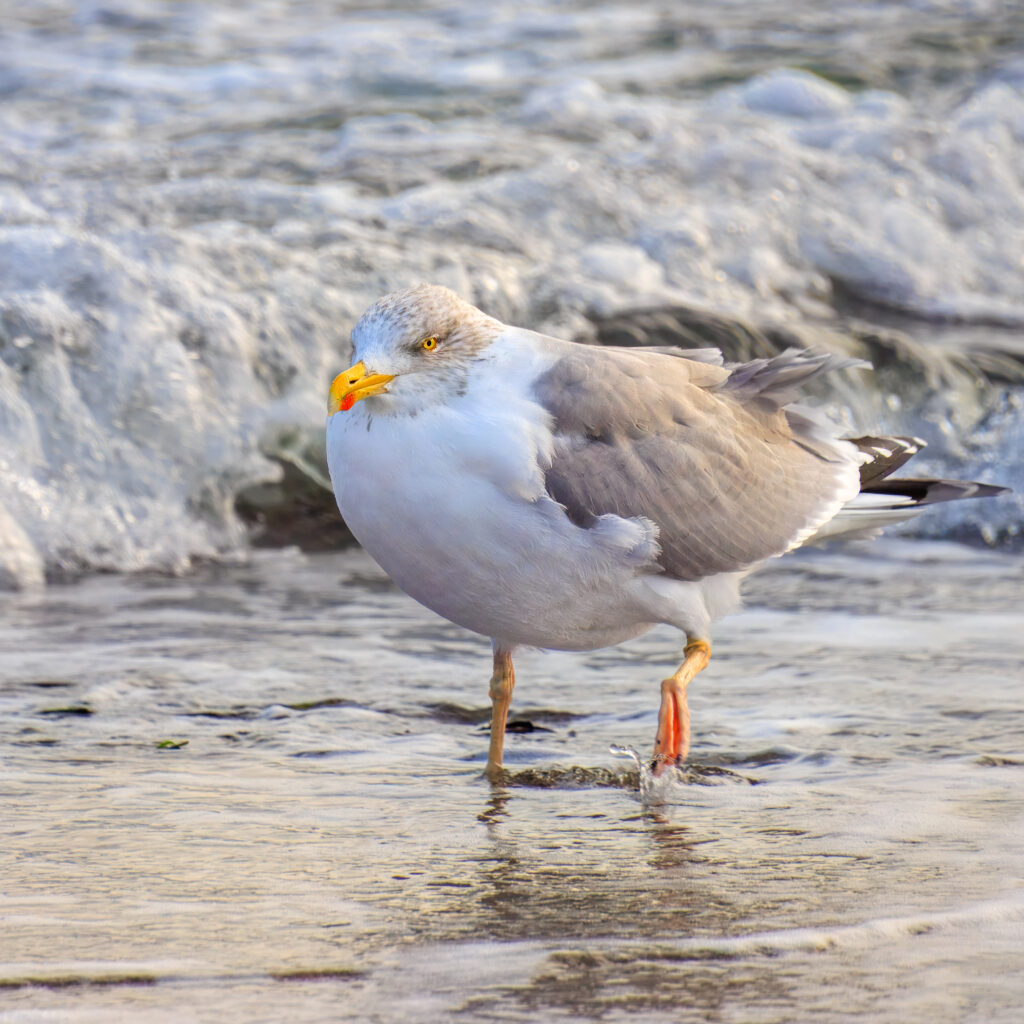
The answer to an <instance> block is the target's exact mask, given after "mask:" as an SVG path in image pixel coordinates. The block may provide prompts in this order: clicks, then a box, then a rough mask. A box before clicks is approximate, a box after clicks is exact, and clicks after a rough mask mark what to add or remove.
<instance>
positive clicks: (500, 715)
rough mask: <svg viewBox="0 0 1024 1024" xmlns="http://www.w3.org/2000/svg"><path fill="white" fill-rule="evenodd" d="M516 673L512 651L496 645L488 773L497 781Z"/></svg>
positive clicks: (492, 681)
mask: <svg viewBox="0 0 1024 1024" xmlns="http://www.w3.org/2000/svg"><path fill="white" fill-rule="evenodd" d="M515 685H516V673H515V669H514V668H513V667H512V653H511V651H503V650H502V649H501V648H500V647H498V645H497V644H495V645H494V672H493V674H492V675H491V746H490V749H489V750H488V752H487V770H486V775H487V777H488V778H489V779H490V780H491V781H492V782H496V781H497V780H498V779H500V778H501V755H502V751H503V750H504V748H505V720H506V719H507V718H508V706H509V704H511V703H512V689H513V687H514V686H515Z"/></svg>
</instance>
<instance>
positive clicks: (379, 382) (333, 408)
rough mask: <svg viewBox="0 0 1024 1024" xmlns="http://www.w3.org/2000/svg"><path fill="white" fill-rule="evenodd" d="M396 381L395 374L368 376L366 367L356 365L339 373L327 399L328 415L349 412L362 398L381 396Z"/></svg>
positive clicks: (359, 364)
mask: <svg viewBox="0 0 1024 1024" xmlns="http://www.w3.org/2000/svg"><path fill="white" fill-rule="evenodd" d="M394 379H395V375H394V374H393V373H370V374H367V372H366V366H365V365H364V364H363V363H362V362H359V363H356V365H355V366H350V367H349V368H348V369H347V370H346V371H345V372H344V373H339V374H338V376H337V377H335V378H334V380H333V382H332V383H331V391H330V394H329V395H328V397H327V415H328V416H333V415H334V414H335V413H336V412H338V411H339V410H340V411H342V412H348V410H349V409H351V408H352V406H353V405H355V404H356V402H358V401H359V399H360V398H366V397H367V396H368V395H379V394H382V393H383V392H385V391H387V389H388V384H389V383H390V382H391V381H393V380H394Z"/></svg>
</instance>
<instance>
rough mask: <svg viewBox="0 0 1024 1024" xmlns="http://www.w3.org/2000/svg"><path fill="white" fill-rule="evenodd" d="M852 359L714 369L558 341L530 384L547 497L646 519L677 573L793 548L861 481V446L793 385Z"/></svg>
mask: <svg viewBox="0 0 1024 1024" xmlns="http://www.w3.org/2000/svg"><path fill="white" fill-rule="evenodd" d="M843 365H849V363H848V362H845V361H842V360H835V359H833V357H830V356H821V355H811V354H808V353H801V352H795V351H790V352H787V353H783V354H782V355H781V356H778V357H775V359H762V360H756V361H755V363H752V364H741V365H739V366H737V367H719V366H714V365H710V364H708V363H706V362H703V361H701V362H696V361H691V360H688V359H685V358H680V357H679V356H677V355H668V354H664V353H659V352H655V351H650V350H642V349H621V348H607V347H606V348H598V347H593V346H583V345H574V344H571V343H561V345H560V346H559V348H558V357H557V358H556V360H555V362H554V364H553V365H552V366H551V367H550V368H549V369H548V370H547V371H546V372H545V373H544V374H543V375H542V376H540V377H539V378H538V379H537V381H536V382H535V392H536V397H537V400H538V401H539V402H540V403H541V405H543V406H544V408H545V409H547V411H548V412H549V413H550V415H551V417H552V424H553V430H554V454H553V457H552V461H551V464H550V466H549V467H547V471H546V476H545V481H546V485H547V489H548V493H549V494H550V495H551V497H552V498H554V499H555V500H556V501H557V502H559V503H560V504H561V505H562V506H564V508H565V510H566V513H567V514H568V515H569V516H570V518H572V520H573V521H574V522H576V523H578V524H579V525H582V526H589V525H590V524H592V523H593V522H594V521H595V520H596V519H597V517H598V516H601V515H606V514H609V513H611V514H614V515H618V516H622V517H624V518H634V517H639V516H643V517H645V518H646V519H649V520H651V521H652V522H653V523H655V524H656V525H657V527H658V530H659V537H658V540H659V544H660V545H661V554H660V556H659V559H658V561H659V564H660V565H661V567H662V568H663V569H664V571H665V572H666V573H667V574H669V575H671V576H673V577H676V578H678V579H683V580H696V579H702V578H703V577H705V576H709V575H712V574H715V573H722V572H735V571H738V570H742V569H745V568H747V567H749V566H751V565H753V564H755V563H757V562H759V561H761V560H763V559H765V558H768V557H771V556H772V555H778V554H781V553H782V552H784V551H787V550H789V549H790V548H791V547H794V546H796V545H797V544H799V543H800V542H801V541H802V540H803V539H805V538H806V537H807V536H809V535H810V534H811V533H813V532H814V531H815V530H816V529H817V528H818V527H819V526H821V525H822V524H823V523H824V522H826V521H827V520H828V519H829V518H831V516H833V515H834V514H835V513H836V512H837V511H838V509H839V507H840V506H841V505H842V503H843V502H844V501H846V500H848V499H849V498H851V497H852V496H853V495H854V494H856V493H857V489H858V470H857V467H858V464H859V462H860V461H861V456H860V455H859V454H858V452H857V451H856V449H855V448H854V446H853V445H850V444H847V443H845V442H843V441H840V440H837V439H836V438H835V437H833V436H832V435H831V433H830V432H829V431H828V429H827V428H824V427H823V426H822V425H821V424H819V423H818V422H817V421H816V420H815V419H814V418H813V417H811V416H809V415H808V414H807V413H806V411H796V410H787V409H786V406H785V403H786V402H788V401H789V399H790V398H791V397H792V392H793V388H794V387H795V386H797V385H798V384H799V383H801V382H802V381H804V380H806V379H807V378H809V377H811V376H814V375H815V374H817V373H821V372H824V371H826V370H830V369H836V368H839V367H841V366H843Z"/></svg>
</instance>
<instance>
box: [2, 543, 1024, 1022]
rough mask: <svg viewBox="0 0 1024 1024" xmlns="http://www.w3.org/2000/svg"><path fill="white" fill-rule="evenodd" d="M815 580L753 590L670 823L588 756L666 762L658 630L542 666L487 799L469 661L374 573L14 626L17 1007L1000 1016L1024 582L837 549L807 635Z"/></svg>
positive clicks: (548, 659) (17, 614) (235, 584)
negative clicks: (659, 739)
mask: <svg viewBox="0 0 1024 1024" xmlns="http://www.w3.org/2000/svg"><path fill="white" fill-rule="evenodd" d="M918 552H922V553H927V558H926V559H925V558H923V557H918ZM816 559H817V556H815V555H807V556H801V557H800V558H798V559H793V560H789V561H788V562H784V563H781V564H780V565H779V566H778V567H776V568H775V569H773V570H771V571H769V572H768V573H767V574H766V576H765V577H764V578H763V580H762V581H761V583H760V584H759V587H760V589H759V592H758V595H757V596H756V597H755V602H754V604H753V606H752V607H751V608H750V609H748V610H747V611H746V612H744V613H742V614H741V615H739V616H737V617H736V618H734V619H732V620H730V621H729V622H728V623H727V624H725V625H724V626H723V628H722V630H721V635H720V639H719V643H718V650H719V666H720V667H719V668H718V669H715V668H714V667H713V668H712V669H711V670H709V672H708V673H706V676H707V678H706V679H705V678H704V677H702V679H701V686H700V688H699V689H698V690H697V691H695V692H694V694H693V708H694V720H695V723H696V725H697V743H696V745H695V752H694V757H695V760H696V762H697V763H698V765H705V766H706V765H723V766H724V765H727V766H729V767H728V768H722V769H720V771H722V772H724V773H725V774H723V775H719V776H713V775H708V774H707V772H708V771H709V769H707V768H705V769H704V774H702V773H701V772H697V771H691V772H689V773H688V774H686V775H684V776H682V777H681V778H679V779H674V780H672V783H671V785H670V786H667V787H666V789H665V791H664V792H663V793H662V797H663V799H661V800H660V802H656V803H655V802H645V801H644V800H643V799H642V798H641V794H640V793H639V792H638V789H637V787H638V784H639V780H638V776H637V770H636V769H635V768H628V767H627V768H622V767H621V763H616V762H610V761H608V760H606V759H607V757H608V755H607V754H606V751H607V750H608V748H609V746H610V745H611V744H616V743H617V744H622V743H624V742H626V741H628V740H634V741H636V740H639V739H643V738H646V737H647V736H648V735H649V734H650V733H651V731H652V725H653V721H652V720H653V715H654V704H653V702H652V700H651V693H652V680H653V679H657V678H659V676H658V672H657V671H652V670H656V669H657V668H658V661H659V658H662V657H663V658H664V659H665V660H669V659H670V658H671V656H672V652H673V649H674V639H675V638H674V637H673V636H672V635H671V634H670V633H668V632H664V633H662V632H655V633H652V634H651V635H650V636H648V637H644V638H641V639H640V640H638V641H635V642H634V643H632V644H629V645H626V646H624V647H622V648H619V649H617V650H616V651H615V652H614V657H613V658H607V659H606V658H604V657H603V656H602V655H601V654H598V655H596V656H594V657H593V658H579V657H578V656H575V655H559V654H552V655H541V654H532V655H530V654H528V655H526V656H525V657H524V659H523V662H524V664H523V669H522V671H521V678H520V684H519V691H518V693H517V699H518V700H519V701H520V702H521V704H520V707H522V708H528V709H530V710H529V711H528V717H529V718H530V719H531V720H537V721H543V722H544V724H545V726H546V728H548V729H550V731H545V732H542V731H540V730H535V731H531V732H524V733H520V734H514V735H512V736H511V737H510V739H509V752H510V757H509V764H510V768H509V770H508V772H507V773H506V776H505V778H504V780H503V782H502V784H501V785H498V786H494V787H492V786H491V785H489V784H488V783H487V782H486V781H485V780H484V779H483V777H482V768H483V763H484V758H485V755H486V736H485V734H483V733H481V731H480V729H479V715H477V714H476V713H475V712H474V713H465V714H464V713H462V712H461V711H460V710H459V709H470V711H473V709H478V708H481V707H482V706H483V705H482V703H481V701H482V697H483V689H484V687H485V680H486V675H487V666H488V659H489V651H488V648H487V645H486V643H485V642H483V641H479V642H477V641H476V640H474V639H473V638H471V637H467V636H465V635H461V637H460V639H459V642H458V643H455V642H454V641H453V642H452V643H448V642H447V633H446V632H445V630H446V629H447V628H448V627H445V626H444V624H442V623H437V625H438V628H439V630H440V631H441V632H440V635H441V636H443V637H445V638H446V639H445V645H444V646H445V651H444V653H443V654H438V653H436V651H435V649H434V648H435V641H433V640H432V639H431V629H432V628H433V624H434V622H435V620H434V619H433V618H432V617H431V616H430V615H429V614H428V613H427V612H425V611H423V610H421V609H419V608H418V607H417V606H416V605H414V604H413V603H412V602H410V601H408V600H407V599H406V598H404V597H403V596H402V595H401V594H399V593H398V592H397V591H395V590H394V589H393V588H390V587H386V586H383V585H381V577H380V576H379V574H375V570H373V568H372V566H371V565H370V563H369V562H368V560H367V559H366V558H365V556H363V555H362V554H360V553H359V552H350V553H346V554H344V555H341V556H324V557H318V558H316V559H310V560H307V559H304V558H302V557H300V556H297V555H288V554H277V555H268V556H265V557H261V558H260V559H258V560H257V561H256V562H254V563H253V564H252V565H249V566H243V567H237V568H234V569H223V568H221V569H211V570H210V571H209V572H208V573H205V574H204V575H202V576H194V577H191V578H187V579H180V580H123V579H115V578H96V579H91V580H86V581H84V582H82V583H80V584H78V585H76V586H73V587H67V588H54V589H52V590H51V591H49V592H47V593H45V594H23V595H17V596H8V597H4V598H2V599H0V600H2V602H3V618H2V622H3V626H2V627H0V643H2V649H3V652H4V653H3V655H2V657H0V672H2V676H3V681H4V683H3V689H2V702H3V703H2V711H3V714H2V715H0V760H2V765H3V772H2V776H0V785H2V786H3V801H4V808H5V813H4V815H3V816H0V876H2V877H3V879H4V891H3V894H2V895H0V915H2V916H3V919H4V922H5V927H4V930H3V931H2V932H0V986H3V987H2V988H0V993H2V994H0V1002H2V1005H3V1006H4V1008H5V1009H6V1007H7V1006H8V1005H11V1006H13V1007H15V1008H19V1007H21V1008H31V1009H33V1010H36V1009H38V1010H48V1009H50V1010H55V1011H60V1012H62V1013H63V1012H70V1011H72V1010H82V1011H83V1012H86V1011H88V1012H89V1013H94V1014H98V1015H99V1016H97V1017H94V1018H90V1019H100V1020H117V1019H124V1017H125V1016H126V1015H127V1016H130V1017H131V1019H133V1020H142V1021H147V1020H150V1019H152V1020H163V1019H165V1018H166V1015H167V1014H169V1013H170V1012H171V1011H170V1009H169V1008H173V1009H174V1010H175V1012H179V1013H180V1012H182V1009H181V1008H182V1007H185V1006H187V1007H193V1006H195V1007H200V1006H201V1007H202V1009H203V1013H206V1014H207V1015H216V1016H217V1017H218V1018H220V1019H222V1020H223V1021H225V1022H230V1021H233V1020H249V1019H255V1018H258V1017H260V1015H262V1016H264V1017H265V1016H267V1015H268V1014H269V1015H271V1016H276V1017H277V1018H278V1019H283V1017H282V1014H283V1013H284V1014H285V1016H287V1017H288V1019H296V1020H305V1019H309V1020H323V1019H336V1018H337V1016H338V1015H343V1016H347V1017H350V1018H352V1019H366V1020H375V1019H388V1018H385V1017H381V1016H380V1008H381V1007H387V1009H388V1012H389V1013H390V1019H403V1020H410V1021H424V1022H426V1021H436V1020H439V1019H446V1018H447V1017H449V1016H451V1015H452V1014H453V1013H455V1011H456V1010H457V1009H459V1008H460V1007H461V1008H462V1012H463V1017H462V1019H465V1020H470V1021H472V1020H477V1019H478V1020H481V1021H487V1020H493V1019H498V1018H500V1019H502V1020H524V1021H525V1020H536V1019H538V1018H541V1019H545V1018H550V1017H551V1016H553V1015H557V1014H560V1013H564V1014H570V1015H576V1016H577V1017H580V1018H583V1019H593V1018H595V1017H600V1018H601V1019H608V1020H615V1019H617V1018H619V1017H625V1016H629V1015H633V1016H634V1017H636V1016H640V1017H641V1018H642V1019H645V1020H648V1019H649V1020H666V1021H667V1020H704V1019H706V1018H707V1017H708V1016H709V1015H714V1014H721V1015H723V1016H725V1017H728V1016H730V1015H731V1016H733V1017H740V1018H743V1019H747V1018H757V1017H767V1018H769V1019H772V1015H773V1014H774V1015H775V1017H776V1018H782V1019H792V1017H793V1013H792V1008H793V1007H795V1006H799V1007H806V1006H808V1005H817V1004H818V1003H820V1004H821V1005H825V1006H833V1005H838V1002H837V1001H842V1003H843V1005H844V1006H846V1007H848V1010H849V1014H850V1015H851V1016H852V1015H856V1014H858V1013H860V1014H865V1015H868V1016H869V1017H870V1019H873V1020H874V1019H892V1020H900V1019H919V1018H921V1016H922V1014H925V1013H926V1012H929V1013H930V1012H932V1011H931V1010H930V1009H929V1007H927V1006H924V1005H923V1002H922V999H923V997H921V998H918V997H919V996H921V986H919V985H916V986H915V985H910V984H909V983H908V979H909V978H911V977H913V976H916V972H920V971H924V972H929V971H937V970H939V965H945V966H943V967H942V970H943V971H946V972H947V973H948V972H949V970H950V968H949V967H948V965H949V964H950V963H955V964H962V965H963V967H962V970H961V969H960V968H958V969H957V970H954V971H953V973H952V974H950V980H941V981H938V982H936V983H935V985H934V986H933V987H932V989H930V991H933V992H935V993H938V994H940V995H941V994H945V996H947V997H948V996H949V993H950V992H951V991H953V988H952V987H951V986H958V987H959V988H957V990H958V991H959V990H964V991H967V990H969V991H971V992H972V993H974V998H976V999H977V1000H978V1005H979V1006H987V1007H989V1008H995V1009H997V1008H998V1007H999V1006H1000V1005H1017V1004H1018V1003H1019V1001H1020V999H1021V998H1024V989H1021V987H1020V986H1021V985H1022V982H1021V980H1020V977H1019V974H1018V973H1016V972H1011V971H1009V970H1008V965H1011V964H1014V963H1016V959H1017V958H1018V957H1019V948H1020V941H1021V938H1022V936H1021V934H1020V929H1021V908H1020V906H1019V904H1017V903H1014V902H1013V895H1014V892H1015V891H1016V890H1015V887H1017V886H1019V885H1020V881H1021V874H1020V864H1021V863H1022V859H1024V824H1022V823H1024V800H1022V799H1021V798H1020V796H1019V784H1018V783H1019V780H1018V778H1017V773H1018V772H1019V770H1020V761H1021V756H1020V750H1021V746H1022V742H1024V741H1022V733H1021V729H1020V719H1019V714H1018V713H1017V711H1016V686H1017V680H1018V676H1019V666H1020V664H1021V661H1022V651H1021V648H1020V642H1021V641H1020V637H1021V636H1024V630H1022V629H1021V626H1022V625H1024V623H1022V622H1021V621H1020V615H1021V613H1020V610H1019V609H1020V608H1021V607H1022V602H1021V597H1022V596H1024V594H1022V589H1021V588H1022V585H1024V584H1022V574H1021V572H1020V564H1019V562H1014V561H1013V560H1011V559H1009V558H1005V557H1000V558H997V557H994V556H986V555H980V556H979V555H977V554H976V553H967V554H964V553H962V552H961V551H959V549H953V548H932V549H921V548H910V549H908V548H903V547H901V546H899V545H893V546H889V547H884V546H883V547H882V548H876V549H875V550H874V552H873V556H872V558H871V559H870V560H867V559H861V558H857V557H852V556H848V557H842V556H839V557H837V556H833V557H832V559H831V561H830V566H831V571H832V573H833V574H836V575H838V577H839V578H841V581H842V584H841V586H840V587H839V588H838V589H837V588H836V586H835V581H834V579H833V581H832V583H831V584H830V589H829V593H830V594H831V595H832V604H831V605H830V606H829V607H830V608H831V609H832V610H831V611H830V612H829V613H827V614H823V613H821V612H820V611H818V612H817V613H810V612H808V610H807V608H806V607H805V605H804V602H811V604H812V605H814V604H818V605H820V604H822V603H823V601H824V597H825V595H824V594H823V593H817V592H816V588H817V587H818V586H819V584H820V577H819V576H818V575H816V567H817V565H818V562H817V561H816ZM982 584H984V589H979V590H977V591H975V589H973V588H979V587H981V585H982ZM880 589H883V590H884V591H885V593H886V595H887V600H888V601H890V602H891V604H890V606H888V607H887V608H886V610H885V614H884V615H877V614H875V613H874V612H873V610H872V608H871V604H870V602H869V601H867V600H866V596H865V595H868V594H875V593H878V592H879V590H880ZM967 592H971V593H974V592H977V593H978V595H979V596H978V599H977V601H976V602H975V601H974V600H973V599H972V606H971V609H972V610H965V608H964V603H963V601H962V600H961V599H960V597H959V596H958V595H962V594H963V593H967ZM900 593H902V595H903V603H904V604H905V606H906V607H907V608H910V609H911V611H910V612H908V613H906V614H905V615H904V616H903V617H902V618H901V616H900V613H899V612H898V611H897V609H898V607H899V606H900V601H899V595H900ZM943 595H945V596H943ZM946 602H948V606H947V603H946ZM924 605H927V612H926V613H925V612H923V611H922V606H924ZM780 608H781V610H780ZM850 609H854V610H850ZM356 638H358V639H356ZM769 641H770V642H769ZM761 652H768V653H761ZM868 655H870V657H871V663H872V665H873V667H874V674H873V677H872V678H865V677H864V676H863V675H862V674H861V673H860V669H859V666H860V665H861V664H862V663H863V662H864V659H865V657H867V656H868ZM968 665H970V666H972V667H971V680H972V685H971V689H970V691H969V692H968V691H965V690H963V689H962V688H961V687H959V685H958V684H959V681H960V680H962V679H963V678H964V673H965V671H966V668H967V666H968ZM851 666H852V667H851ZM922 666H925V668H926V671H923V670H922ZM1008 687H1009V689H1008ZM453 709H454V710H453ZM534 709H540V710H538V712H537V714H534ZM168 740H172V741H173V743H172V744H171V745H164V744H165V741H168ZM185 740H187V741H188V742H187V744H186V743H184V741H185ZM766 752H774V753H773V754H772V756H767V755H766ZM748 772H751V773H756V780H757V781H758V783H759V784H758V785H750V784H749V780H750V779H752V778H754V777H755V776H754V775H753V774H751V775H749V776H748V775H747V774H746V773H748ZM712 779H716V780H717V781H719V782H721V781H722V780H723V779H724V780H726V781H727V783H729V784H719V785H707V784H698V783H700V782H704V783H706V782H707V781H709V780H712ZM992 907H995V908H1002V909H1000V910H999V912H996V911H993V910H992V909H991V908H992ZM1014 915H1017V916H1014ZM958 971H959V973H958ZM866 977H871V978H873V979H876V981H875V982H874V983H873V984H874V987H872V986H865V984H864V979H865V978H866ZM33 979H34V980H35V981H36V982H39V981H42V982H44V983H45V984H43V985H42V987H40V986H39V985H35V984H32V982H33ZM281 979H287V980H286V981H285V980H281ZM57 980H60V981H61V984H60V986H57V985H56V981H57ZM89 981H92V982H102V983H103V985H102V986H100V987H96V986H95V985H91V984H84V983H85V982H89ZM142 981H146V982H147V983H146V984H141V983H140V982H142ZM129 982H130V983H129ZM282 986H286V988H287V990H285V989H284V988H282ZM884 992H889V993H892V992H897V993H898V996H897V997H895V1001H894V1002H892V1003H891V1004H890V1003H885V1002H884V1001H882V998H881V993H884ZM406 994H408V995H406ZM414 996H415V998H413V997H414ZM915 999H917V1001H916V1002H915ZM986 1000H987V1002H986ZM284 1007H287V1013H285V1011H284V1009H282V1008H284ZM296 1008H298V1009H296ZM293 1011H294V1012H293ZM303 1014H306V1015H307V1016H303ZM901 1014H902V1016H900V1015H901ZM104 1015H106V1016H104ZM933 1015H934V1014H933Z"/></svg>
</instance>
